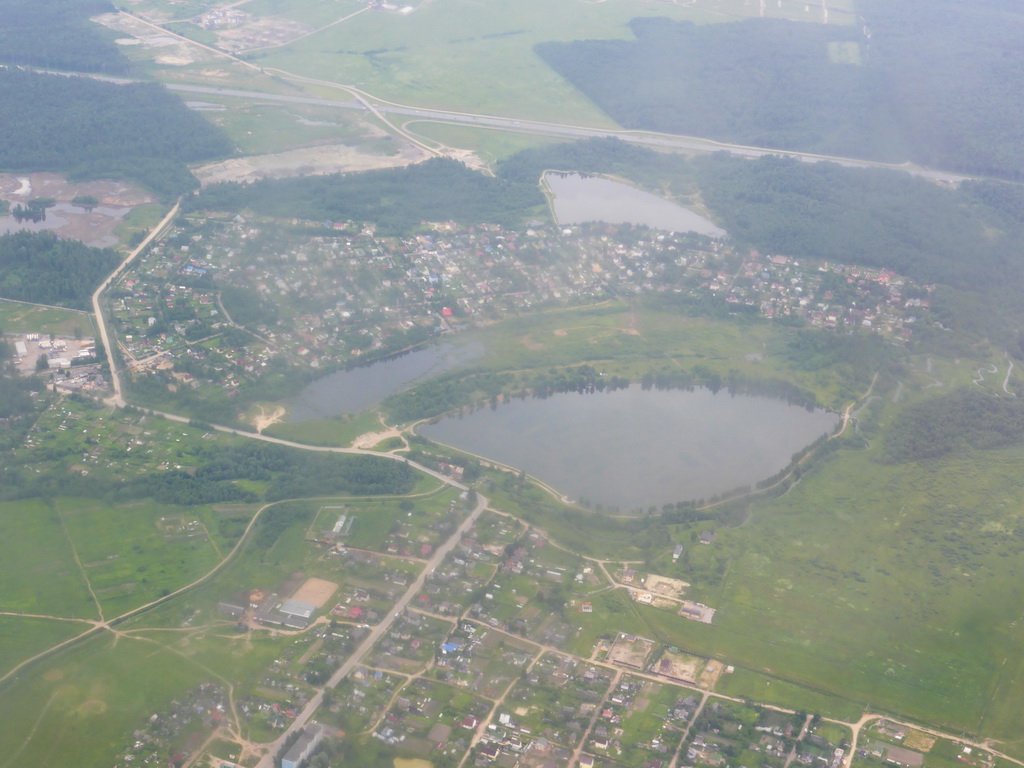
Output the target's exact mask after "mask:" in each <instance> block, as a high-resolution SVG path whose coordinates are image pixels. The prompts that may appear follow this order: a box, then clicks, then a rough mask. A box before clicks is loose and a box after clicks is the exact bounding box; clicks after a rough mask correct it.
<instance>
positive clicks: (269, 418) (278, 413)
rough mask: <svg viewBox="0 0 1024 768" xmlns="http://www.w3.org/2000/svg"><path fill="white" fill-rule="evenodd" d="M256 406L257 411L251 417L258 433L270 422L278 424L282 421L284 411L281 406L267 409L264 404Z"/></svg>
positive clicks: (270, 423)
mask: <svg viewBox="0 0 1024 768" xmlns="http://www.w3.org/2000/svg"><path fill="white" fill-rule="evenodd" d="M257 408H259V413H257V414H256V415H255V416H253V417H252V423H253V426H254V427H255V428H256V431H257V432H258V433H259V434H263V430H264V429H266V428H267V427H269V426H271V425H272V424H279V423H280V422H282V421H284V415H285V413H286V411H285V409H284V408H283V407H281V406H275V407H273V408H269V409H268V408H266V407H265V406H262V405H258V406H257Z"/></svg>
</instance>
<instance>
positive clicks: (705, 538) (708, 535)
mask: <svg viewBox="0 0 1024 768" xmlns="http://www.w3.org/2000/svg"><path fill="white" fill-rule="evenodd" d="M717 538H718V534H717V533H715V532H714V531H701V532H700V543H701V544H714V542H715V539H717Z"/></svg>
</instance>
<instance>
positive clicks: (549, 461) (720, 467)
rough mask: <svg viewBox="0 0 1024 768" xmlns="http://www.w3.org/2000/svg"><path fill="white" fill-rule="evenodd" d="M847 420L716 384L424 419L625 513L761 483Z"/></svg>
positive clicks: (457, 443)
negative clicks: (720, 388) (713, 387)
mask: <svg viewBox="0 0 1024 768" xmlns="http://www.w3.org/2000/svg"><path fill="white" fill-rule="evenodd" d="M838 421H839V417H838V416H837V415H836V414H834V413H829V412H828V411H825V410H821V409H818V410H815V411H808V410H807V409H805V408H801V407H799V406H794V405H789V404H787V403H785V402H784V401H781V400H774V399H770V398H765V397H751V396H743V395H736V396H732V395H729V394H728V393H727V392H724V391H720V392H718V393H717V394H715V393H712V392H711V391H710V390H707V389H696V390H694V391H686V390H668V391H658V390H653V391H652V390H643V389H641V388H640V386H639V385H633V386H631V387H629V388H628V389H623V390H617V391H615V392H606V393H597V394H586V395H580V394H575V393H569V394H559V395H554V396H553V397H549V398H547V399H527V400H513V401H512V402H510V403H507V404H504V405H499V406H498V407H497V408H496V409H493V410H492V409H484V410H480V411H477V412H475V413H472V414H470V415H467V416H464V417H463V418H458V417H449V418H445V419H443V420H441V421H440V422H438V423H437V424H431V425H424V426H423V427H422V428H421V429H420V432H421V433H422V434H423V436H424V437H428V438H430V439H432V440H437V441H438V442H441V443H445V444H447V445H451V446H453V447H456V448H459V449H462V450H465V451H469V452H470V453H475V454H477V455H479V456H485V457H487V458H490V459H494V460H496V461H499V462H501V463H503V464H507V465H509V466H512V467H515V468H516V469H522V470H525V471H526V473H527V474H529V475H532V476H534V477H536V478H538V479H540V480H542V481H543V482H545V483H547V484H548V485H550V486H552V487H554V488H556V489H558V491H559V492H561V493H563V494H565V495H566V496H568V497H570V498H572V499H573V500H577V501H578V500H579V499H581V498H583V499H588V500H590V501H591V502H593V503H595V504H596V503H600V504H603V505H604V507H605V508H609V507H618V508H619V509H620V510H621V511H622V512H628V511H630V510H634V509H639V508H646V507H648V506H650V505H652V504H654V505H656V506H658V507H660V506H661V505H662V504H665V503H673V502H677V501H683V500H687V499H698V498H707V497H710V496H713V495H716V494H719V493H723V492H725V491H729V490H732V489H733V488H736V487H737V486H740V485H746V484H750V485H754V484H756V483H757V482H758V481H760V480H763V479H765V478H767V477H770V476H772V475H774V474H775V473H776V472H778V471H779V470H780V469H782V468H783V467H785V466H786V465H787V464H788V463H789V461H790V459H791V458H792V455H793V454H794V453H796V452H797V451H799V450H800V449H802V448H804V447H805V446H807V445H809V444H810V443H812V442H814V441H815V440H816V439H817V438H819V437H820V436H821V435H823V434H825V433H828V432H831V431H832V430H833V429H835V427H836V424H837V423H838Z"/></svg>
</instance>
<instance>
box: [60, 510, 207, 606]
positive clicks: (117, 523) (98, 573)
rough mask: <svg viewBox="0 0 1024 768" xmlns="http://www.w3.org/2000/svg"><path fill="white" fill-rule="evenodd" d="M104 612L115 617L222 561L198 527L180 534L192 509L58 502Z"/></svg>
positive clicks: (195, 576) (184, 583)
mask: <svg viewBox="0 0 1024 768" xmlns="http://www.w3.org/2000/svg"><path fill="white" fill-rule="evenodd" d="M58 507H59V509H60V512H61V516H62V518H63V520H64V523H65V525H66V527H67V530H68V535H69V537H70V538H71V539H72V540H73V541H74V542H75V546H76V549H77V551H78V556H79V558H80V559H81V561H82V567H83V570H84V571H85V573H86V574H87V576H88V579H89V582H90V584H91V585H92V588H93V590H94V591H95V593H96V597H97V598H98V599H99V601H100V604H101V605H102V606H103V613H104V615H105V616H107V617H113V616H119V615H121V614H123V613H125V612H127V611H129V610H131V609H133V608H136V607H138V606H140V605H143V604H144V603H147V602H150V601H151V600H155V599H156V598H158V597H163V596H164V595H166V594H168V593H170V592H173V591H174V590H176V589H178V588H180V587H183V586H185V585H186V584H188V583H190V582H192V581H194V580H195V579H197V578H199V577H200V576H202V575H203V574H205V573H206V572H207V571H209V570H210V569H211V568H213V566H214V565H216V564H217V563H218V562H219V561H220V559H221V558H220V556H219V555H218V554H217V550H216V549H215V548H214V546H213V545H212V544H211V542H210V541H209V540H207V538H206V536H205V533H204V532H203V529H202V528H196V529H195V530H194V531H192V532H188V533H178V532H177V529H178V527H179V526H182V525H184V524H187V523H189V522H191V521H192V520H195V519H197V515H196V513H195V510H193V509H191V508H188V507H184V508H182V507H171V506H166V505H160V504H154V503H152V502H137V503H132V504H122V505H118V506H116V507H111V506H109V505H106V504H101V503H96V502H88V501H86V502H83V501H80V500H64V501H61V502H59V505H58Z"/></svg>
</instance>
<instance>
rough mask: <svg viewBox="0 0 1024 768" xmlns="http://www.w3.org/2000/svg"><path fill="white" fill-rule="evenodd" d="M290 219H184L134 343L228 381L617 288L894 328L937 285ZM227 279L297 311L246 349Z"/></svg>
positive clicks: (798, 266)
mask: <svg viewBox="0 0 1024 768" xmlns="http://www.w3.org/2000/svg"><path fill="white" fill-rule="evenodd" d="M292 225H293V230H292V232H291V233H290V234H287V235H285V234H283V233H282V231H281V229H280V222H277V221H267V220H252V221H249V220H245V219H243V218H242V217H239V216H236V217H234V218H223V217H217V218H213V217H211V218H209V219H204V220H202V221H198V222H197V221H192V222H186V223H185V224H183V225H182V226H181V227H180V228H179V229H178V230H177V231H176V232H175V233H174V235H173V236H172V237H171V239H170V243H174V245H171V244H170V243H168V244H164V245H159V246H157V247H156V248H154V249H153V250H152V251H151V252H150V254H148V255H147V257H146V259H145V261H144V262H143V263H142V264H141V265H140V268H139V270H138V272H137V275H136V276H134V277H133V278H132V279H129V280H126V281H125V282H124V283H123V288H124V290H123V291H122V293H121V295H120V296H118V297H117V298H116V299H115V302H114V316H115V320H116V325H117V327H118V332H119V337H120V340H121V342H122V344H123V345H124V347H125V350H126V352H127V353H128V354H129V355H130V356H131V357H132V358H133V359H135V360H137V361H138V360H141V361H146V363H145V364H146V365H149V366H159V365H162V366H164V367H167V368H174V369H176V370H178V373H179V374H188V375H190V376H191V375H195V373H194V372H195V371H200V372H201V373H200V375H202V376H204V377H205V378H207V379H209V380H210V381H216V382H217V383H218V385H219V386H222V387H225V388H227V389H229V390H230V389H232V388H237V387H238V386H240V385H241V384H243V383H245V382H246V381H247V380H249V379H252V378H258V377H259V375H260V374H261V373H262V370H263V369H264V368H265V367H266V365H267V363H268V360H269V359H271V358H273V357H275V356H279V355H283V356H285V357H286V358H287V359H289V360H290V361H292V362H298V363H301V364H303V365H305V366H308V367H309V368H312V369H318V368H319V369H324V370H331V369H334V368H337V367H339V366H343V365H346V364H349V363H351V362H353V361H358V360H360V359H367V356H371V355H372V356H373V357H374V358H376V357H379V356H381V355H384V354H388V353H391V352H397V351H400V350H402V349H406V348H408V347H410V346H414V345H415V344H418V343H421V342H423V341H425V340H426V339H429V338H430V337H432V336H436V335H439V334H444V333H449V332H451V331H453V330H457V329H458V328H459V327H461V326H462V325H465V324H467V323H476V322H490V321H493V320H495V319H500V318H501V317H504V316H508V315H510V314H515V313H521V312H526V311H529V310H531V309H537V308H541V307H548V306H558V305H566V304H585V303H589V302H593V301H596V300H600V299H603V298H607V297H608V296H611V295H623V294H641V293H677V294H678V293H684V294H688V295H693V296H702V295H719V296H722V297H724V298H725V300H726V301H727V302H729V303H731V304H735V305H744V306H746V307H749V308H750V309H751V311H754V312H757V313H760V314H762V315H764V316H766V317H786V316H793V317H799V318H802V319H803V320H805V321H806V322H808V323H809V324H811V325H815V326H820V327H823V328H834V329H847V330H848V329H852V328H858V329H870V330H871V331H873V332H878V333H882V334H885V335H887V336H891V337H892V338H896V339H906V338H909V336H910V331H911V327H912V325H913V323H914V322H916V320H917V317H918V316H919V315H920V314H921V312H923V311H925V310H927V308H928V305H929V303H930V291H931V288H930V287H919V286H916V285H913V284H912V283H910V281H908V280H907V279H905V278H902V277H900V276H899V275H896V274H895V273H893V272H891V271H889V270H872V269H867V268H861V267H850V266H845V265H841V264H831V263H827V262H821V261H811V260H806V259H805V260H797V259H791V258H789V257H785V256H767V255H761V254H759V253H757V252H751V253H750V254H747V255H741V254H739V253H737V252H735V251H734V250H733V248H732V247H731V246H730V245H729V244H728V243H727V242H723V241H719V240H712V239H709V238H707V237H705V236H702V235H697V234H694V233H656V232H653V231H647V230H637V229H633V228H628V227H612V226H608V225H585V226H582V227H580V226H575V227H568V228H560V227H554V226H550V227H534V228H529V229H525V230H521V231H520V230H513V229H507V228H503V227H500V226H497V225H477V226H473V227H460V226H457V225H455V224H451V223H447V224H440V225H434V227H433V229H432V230H431V231H429V232H428V233H424V234H419V235H416V236H410V237H403V238H397V237H378V236H375V235H374V233H373V229H372V228H363V229H362V230H360V231H358V232H357V233H352V232H353V230H352V228H351V227H350V226H349V224H348V223H347V222H344V223H341V224H338V225H333V224H331V223H329V222H328V223H326V224H325V223H321V222H300V221H297V220H296V221H293V222H292ZM303 225H305V226H303ZM325 227H327V228H329V230H330V231H329V233H325V232H324V229H325ZM336 227H337V228H336ZM182 242H185V243H186V244H184V245H182V244H181V243H182ZM224 287H231V288H233V289H240V290H242V291H246V292H248V293H249V294H250V295H251V296H252V297H253V300H257V299H258V300H259V301H260V302H262V303H263V304H264V305H265V306H274V307H280V308H287V310H288V311H287V312H280V317H279V318H277V319H276V320H275V321H273V322H266V321H259V322H255V323H253V324H252V325H251V326H247V327H250V329H251V330H253V331H255V332H256V333H257V334H258V336H257V338H253V339H252V340H251V342H249V343H248V344H247V345H246V346H247V347H248V348H247V349H244V350H243V349H231V348H227V347H225V346H224V345H220V344H216V343H205V344H204V343H203V342H204V339H205V338H206V337H207V336H208V335H210V334H215V333H216V332H217V331H218V329H221V328H222V325H223V323H224V322H225V321H226V320H228V318H225V317H224V315H223V313H222V311H221V308H220V307H218V305H217V304H218V303H217V290H218V289H221V288H224ZM167 318H171V319H170V321H168V319H167ZM154 330H155V331H158V332H154ZM160 352H166V353H167V355H166V356H164V357H157V355H158V353H160ZM189 358H191V362H190V363H188V364H186V365H175V364H174V362H175V361H176V360H177V361H181V360H185V359H189ZM186 369H187V370H186ZM185 383H189V380H185Z"/></svg>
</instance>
